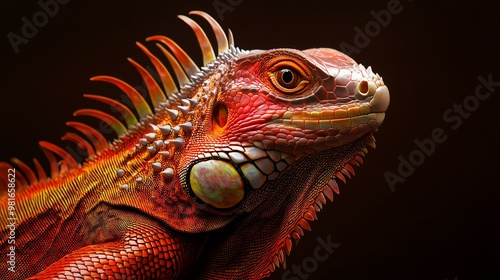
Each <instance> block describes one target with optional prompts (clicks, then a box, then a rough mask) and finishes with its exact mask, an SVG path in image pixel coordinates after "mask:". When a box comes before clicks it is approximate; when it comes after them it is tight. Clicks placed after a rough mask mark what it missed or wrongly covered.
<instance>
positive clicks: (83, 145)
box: [61, 132, 95, 157]
mask: <svg viewBox="0 0 500 280" xmlns="http://www.w3.org/2000/svg"><path fill="white" fill-rule="evenodd" d="M61 140H63V141H71V142H73V143H75V144H76V145H77V146H78V147H80V149H82V150H84V151H85V152H87V154H88V155H89V157H92V156H95V151H94V148H93V147H92V145H90V143H89V142H87V141H86V140H85V139H83V138H82V137H81V136H80V135H78V134H76V133H73V132H66V134H64V135H63V137H61Z"/></svg>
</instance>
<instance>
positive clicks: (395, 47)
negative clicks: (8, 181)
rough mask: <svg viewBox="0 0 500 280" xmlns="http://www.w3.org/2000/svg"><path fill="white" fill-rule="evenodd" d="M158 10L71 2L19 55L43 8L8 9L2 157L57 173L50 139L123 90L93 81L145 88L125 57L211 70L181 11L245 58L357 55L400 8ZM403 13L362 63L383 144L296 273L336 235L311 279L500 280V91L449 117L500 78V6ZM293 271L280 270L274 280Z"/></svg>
mask: <svg viewBox="0 0 500 280" xmlns="http://www.w3.org/2000/svg"><path fill="white" fill-rule="evenodd" d="M145 2H146V1H145ZM145 2H143V3H139V1H128V2H127V3H125V2H124V1H70V2H69V3H68V4H65V5H60V7H59V8H60V9H59V11H58V13H57V14H56V15H55V16H54V17H51V18H50V19H49V20H48V22H47V24H46V25H45V26H43V27H41V28H39V30H38V32H37V34H36V35H35V36H34V37H33V38H31V39H29V42H28V43H27V44H21V45H20V46H19V52H18V53H17V54H16V53H15V52H14V50H13V48H12V46H11V45H10V43H9V40H8V38H7V34H8V33H9V32H14V33H16V34H19V35H21V28H22V25H23V23H22V21H21V18H22V17H23V16H26V17H27V18H28V19H30V20H31V18H32V16H33V14H34V13H35V12H37V11H39V10H41V8H40V6H39V5H38V4H37V2H36V1H25V3H18V1H12V0H10V1H3V3H2V4H3V5H2V9H1V16H0V20H1V29H2V30H1V33H0V34H1V35H2V36H3V37H2V38H3V39H1V40H0V44H1V45H0V46H1V67H2V75H1V77H0V90H1V93H0V94H1V99H0V100H1V101H0V103H1V104H2V106H1V110H0V119H1V121H0V131H1V132H0V135H1V137H0V144H1V145H0V160H8V159H9V158H11V157H13V156H16V157H19V158H20V159H22V160H24V161H26V162H30V160H31V158H32V157H33V156H36V157H38V158H40V159H42V161H44V162H45V159H44V157H43V155H42V153H41V152H40V151H39V149H38V148H37V142H38V141H39V140H46V141H50V142H53V143H57V144H61V143H62V142H61V141H60V140H59V138H60V137H61V136H62V135H63V133H64V132H65V131H66V130H67V128H66V127H65V122H66V121H69V120H76V119H77V118H74V117H72V112H73V111H75V110H77V109H80V108H104V109H106V106H101V107H99V106H100V105H99V103H98V102H95V101H90V100H86V99H84V98H83V97H82V94H84V93H92V94H103V95H106V96H110V97H116V96H118V94H119V93H118V91H117V90H115V89H114V88H113V86H111V85H106V84H104V83H97V82H90V81H89V78H90V77H92V76H94V75H101V74H106V75H113V76H116V77H119V78H122V79H124V80H125V81H127V82H129V83H130V84H132V85H139V86H140V85H141V84H142V83H141V81H140V79H139V75H138V74H137V73H136V72H135V70H134V69H133V67H132V66H131V65H130V64H129V63H128V62H127V61H126V57H132V58H134V59H136V60H137V61H139V62H142V63H143V64H146V65H147V64H148V63H149V61H148V60H147V58H146V57H145V55H144V54H143V53H142V52H141V51H140V50H139V49H138V48H137V47H136V46H135V44H134V42H135V41H140V42H145V40H144V39H145V38H146V37H148V36H151V35H157V34H162V35H167V36H169V37H171V38H173V39H174V40H175V41H177V42H178V43H179V44H180V45H181V46H182V47H183V48H184V49H185V50H186V51H187V52H188V53H190V54H192V56H193V58H194V59H195V61H197V62H198V63H200V62H201V56H200V54H199V50H198V47H197V43H196V39H195V37H194V35H193V34H192V33H191V31H190V30H189V28H188V27H187V25H185V24H184V23H182V22H181V21H180V20H179V19H177V18H176V17H175V16H176V15H178V14H184V15H186V14H187V13H188V12H189V11H190V10H203V11H206V12H208V13H210V14H212V15H213V16H214V18H216V19H217V20H218V21H219V22H220V23H221V25H222V26H223V28H225V29H227V28H231V30H232V31H233V33H234V35H235V42H236V45H237V46H239V47H241V48H243V49H256V48H259V49H270V48H277V47H289V48H296V49H306V48H312V47H330V48H339V45H340V44H341V42H346V43H349V44H351V45H354V46H355V44H354V36H355V31H354V29H353V28H354V27H359V28H361V29H364V27H365V25H366V24H367V23H368V22H370V21H372V20H373V16H372V15H371V14H370V11H372V10H374V11H379V10H382V9H386V7H387V3H388V1H329V2H328V1H313V0H308V1H297V2H293V3H292V2H291V1H272V2H271V1H267V2H266V1H250V0H245V1H235V0H233V1H228V0H220V2H223V3H232V4H235V5H234V7H232V8H233V9H232V10H227V11H225V12H224V13H223V14H222V17H223V18H222V17H221V16H218V15H217V12H216V10H215V8H214V3H215V2H212V1H206V2H205V3H203V4H200V3H196V4H193V3H192V2H193V1H191V3H189V4H185V5H181V4H180V1H147V2H146V3H145ZM186 2H187V1H186ZM238 2H240V3H238ZM471 2H472V1H471ZM401 5H402V7H403V11H402V12H401V13H399V14H397V15H392V18H391V22H390V23H389V24H388V25H387V26H386V27H383V28H381V30H380V32H379V33H378V34H377V35H375V36H374V37H373V38H371V41H370V43H369V44H368V45H367V46H366V47H364V48H362V49H361V52H360V53H355V54H353V55H352V57H353V58H354V59H355V60H356V61H358V62H361V63H363V64H364V65H366V66H368V65H372V66H373V68H374V70H375V71H376V72H378V73H380V75H382V76H383V77H384V81H385V83H386V84H387V85H388V87H389V89H390V91H391V105H390V107H389V111H388V113H387V116H386V121H385V123H384V124H383V125H382V127H381V129H380V131H379V132H378V133H377V135H376V136H377V144H378V147H377V149H376V150H371V151H370V152H369V154H368V156H367V158H366V160H365V164H364V165H363V166H362V167H361V168H356V172H357V175H356V176H355V177H354V178H353V179H352V180H349V181H348V184H347V186H344V185H341V195H340V196H337V197H336V198H335V201H334V203H330V204H328V205H327V206H326V207H325V208H324V210H323V211H322V212H320V213H319V221H317V222H313V223H312V228H313V232H308V233H306V236H305V237H304V238H303V239H302V240H301V242H300V243H299V245H298V246H297V247H295V246H294V249H293V250H292V255H291V257H289V258H288V261H287V263H288V267H289V268H290V267H292V266H293V265H296V266H301V265H302V262H303V261H304V260H305V259H306V258H307V257H311V256H313V251H314V248H315V247H316V246H318V242H317V241H316V238H317V237H321V238H323V239H326V238H327V237H328V236H329V235H331V240H332V241H333V242H336V243H340V244H341V246H340V247H339V248H338V249H336V250H335V251H334V252H333V254H331V255H330V257H329V258H328V259H327V260H326V261H324V262H320V263H319V265H318V268H317V270H316V271H313V272H311V273H308V274H309V275H308V277H309V278H308V279H500V276H499V263H500V255H499V254H500V248H499V238H498V237H499V230H498V228H499V213H500V212H499V207H498V204H499V200H498V195H499V194H500V192H499V184H498V166H499V165H498V162H497V159H498V156H499V148H498V140H499V132H500V129H499V125H498V113H496V112H495V109H494V108H497V110H498V105H497V104H498V102H499V101H500V99H499V97H498V95H499V94H500V87H498V88H497V91H496V92H493V93H491V96H490V97H489V98H488V99H487V100H485V101H481V103H480V104H479V107H478V108H477V109H476V110H474V111H473V112H470V116H469V117H468V118H464V119H463V123H462V124H461V125H460V126H459V127H458V128H457V129H456V130H453V129H452V128H451V124H453V123H449V122H446V121H445V120H444V119H443V113H444V112H445V111H446V110H448V109H452V108H453V105H454V104H455V103H457V104H462V102H463V100H464V98H466V97H469V96H472V95H473V94H474V90H475V88H476V86H477V85H478V84H479V81H478V79H477V78H478V76H479V75H482V76H483V77H487V76H488V75H490V74H491V75H492V79H493V80H494V81H500V71H499V69H498V63H499V59H498V58H499V56H498V54H497V53H498V51H499V43H498V37H499V32H498V28H499V26H500V21H499V20H498V15H497V13H498V10H499V9H498V7H493V6H492V5H491V4H489V5H483V4H478V3H468V2H467V1H454V2H451V1H434V2H433V3H424V2H423V1H409V0H402V1H401ZM193 18H195V16H193ZM199 22H201V23H202V26H204V27H207V25H206V24H204V22H203V21H202V20H201V21H199ZM208 35H209V36H212V35H211V33H208ZM150 46H152V44H150ZM78 119H79V120H83V119H84V118H78ZM84 121H86V122H87V120H84ZM92 121H93V120H92V119H89V120H88V123H92ZM435 128H441V129H443V130H444V131H445V133H446V135H447V140H446V141H445V142H444V143H441V144H436V149H435V152H434V153H432V154H431V155H430V156H428V157H426V158H425V161H424V162H423V164H421V165H420V166H418V167H416V168H415V171H414V172H413V174H411V176H409V177H408V178H406V180H405V181H404V182H403V183H397V184H396V185H395V191H394V192H392V191H391V189H390V188H389V185H388V183H387V182H386V180H385V179H384V172H386V171H390V172H393V173H397V169H398V164H399V162H400V161H399V159H398V156H400V155H401V156H402V157H403V158H406V159H407V158H408V155H409V154H410V153H412V152H413V151H415V150H416V148H417V147H416V145H415V143H414V141H415V139H419V140H422V139H424V138H429V137H431V132H432V130H433V129H435ZM108 136H109V135H108ZM110 137H111V136H110ZM111 138H112V137H111ZM111 138H110V139H111ZM282 274H283V269H281V268H280V269H278V270H277V271H276V272H275V273H274V274H273V275H272V279H281V276H282ZM491 274H494V275H495V276H494V277H493V276H488V275H491ZM487 276H488V277H487ZM290 279H292V278H290Z"/></svg>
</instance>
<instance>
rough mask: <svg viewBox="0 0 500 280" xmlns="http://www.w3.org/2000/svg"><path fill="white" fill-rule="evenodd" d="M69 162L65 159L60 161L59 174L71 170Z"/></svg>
mask: <svg viewBox="0 0 500 280" xmlns="http://www.w3.org/2000/svg"><path fill="white" fill-rule="evenodd" d="M69 169H70V168H69V167H68V164H67V163H66V162H65V161H64V160H60V161H59V174H64V173H66V172H68V171H69Z"/></svg>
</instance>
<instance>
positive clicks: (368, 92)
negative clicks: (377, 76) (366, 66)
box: [354, 79, 377, 100]
mask: <svg viewBox="0 0 500 280" xmlns="http://www.w3.org/2000/svg"><path fill="white" fill-rule="evenodd" d="M376 90H377V85H376V84H375V82H373V81H368V80H365V79H363V80H361V81H360V82H359V83H358V86H357V91H356V93H355V94H354V97H356V98H357V99H359V100H364V99H366V98H367V97H369V96H372V95H374V94H375V91H376Z"/></svg>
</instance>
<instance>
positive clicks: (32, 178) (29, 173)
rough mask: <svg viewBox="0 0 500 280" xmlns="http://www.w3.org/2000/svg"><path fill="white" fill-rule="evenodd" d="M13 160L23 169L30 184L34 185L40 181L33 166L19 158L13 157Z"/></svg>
mask: <svg viewBox="0 0 500 280" xmlns="http://www.w3.org/2000/svg"><path fill="white" fill-rule="evenodd" d="M11 161H12V163H14V164H15V165H17V166H18V167H19V169H21V171H22V172H23V173H24V174H25V175H26V178H27V179H28V181H29V185H34V184H36V183H38V178H37V177H36V175H35V173H34V172H33V170H31V168H30V167H29V166H28V165H27V164H26V163H24V162H22V161H21V160H19V159H18V158H12V159H11Z"/></svg>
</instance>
